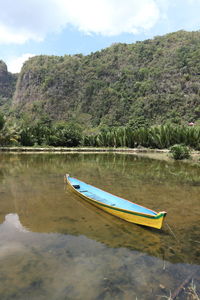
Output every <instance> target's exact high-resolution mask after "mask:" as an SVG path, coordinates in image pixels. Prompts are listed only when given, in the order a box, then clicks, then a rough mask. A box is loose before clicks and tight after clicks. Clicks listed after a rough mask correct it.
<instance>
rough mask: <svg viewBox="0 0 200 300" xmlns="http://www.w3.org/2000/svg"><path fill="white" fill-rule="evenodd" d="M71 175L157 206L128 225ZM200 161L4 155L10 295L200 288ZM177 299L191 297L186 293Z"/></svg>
mask: <svg viewBox="0 0 200 300" xmlns="http://www.w3.org/2000/svg"><path fill="white" fill-rule="evenodd" d="M65 173H70V175H72V176H74V177H78V178H79V179H81V180H83V181H86V182H87V183H90V184H92V185H95V186H97V187H99V188H102V189H105V190H106V191H108V192H112V193H114V194H116V195H119V196H122V197H124V198H127V199H130V200H132V201H134V202H137V203H139V204H142V205H144V206H146V207H149V208H151V209H154V210H156V211H160V210H166V211H167V212H168V215H167V218H166V222H167V224H168V225H169V226H168V225H167V224H165V226H164V228H163V230H161V231H159V230H156V229H148V228H144V227H142V226H137V225H134V224H129V223H126V222H125V221H122V220H120V219H117V218H115V217H113V216H111V215H108V214H106V213H105V212H103V211H101V210H98V209H97V208H95V207H93V206H92V205H90V204H88V203H86V202H84V201H83V200H81V199H79V198H78V197H77V196H76V195H74V194H72V193H71V192H70V191H69V190H68V189H67V188H66V187H65V185H64V183H63V175H64V174H65ZM199 265H200V168H199V166H198V165H192V164H191V163H182V162H172V161H162V160H155V159H151V158H147V157H140V156H134V155H129V154H126V155H125V154H0V299H3V300H10V299H20V300H24V299H30V300H32V299H37V300H40V299H45V300H46V299H48V300H54V299H56V300H57V299H58V300H63V299H70V300H71V299H72V300H76V299H77V300H78V299H80V300H82V299H84V300H101V299H106V300H107V299H117V300H118V299H124V300H126V299H127V300H128V299H130V300H132V299H138V300H140V299H145V300H146V299H166V296H169V295H170V292H171V293H172V294H173V293H174V291H175V290H176V289H177V288H178V287H179V286H180V285H181V283H182V282H184V281H185V280H186V281H187V279H188V278H192V279H193V282H194V284H195V285H196V289H197V292H198V293H200V290H199V289H200V277H199V276H200V267H199ZM177 299H187V296H186V293H183V294H180V295H179V297H178V298H177Z"/></svg>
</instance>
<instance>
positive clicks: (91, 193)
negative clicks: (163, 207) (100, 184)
mask: <svg viewBox="0 0 200 300" xmlns="http://www.w3.org/2000/svg"><path fill="white" fill-rule="evenodd" d="M68 180H69V182H70V183H71V185H73V187H74V188H75V189H76V190H77V191H78V192H79V193H81V194H83V195H85V196H87V197H89V198H91V199H93V200H96V201H98V202H100V203H103V204H106V205H110V206H113V207H116V208H121V209H125V210H130V211H135V212H139V213H144V214H149V215H156V213H155V212H154V211H152V210H151V209H148V208H145V207H143V206H140V205H138V204H135V203H132V202H130V201H128V200H125V199H123V198H120V197H118V196H115V195H112V194H110V193H108V192H105V191H103V190H101V189H98V188H96V187H94V186H92V185H89V184H87V183H85V182H82V181H80V180H78V179H76V178H73V177H68Z"/></svg>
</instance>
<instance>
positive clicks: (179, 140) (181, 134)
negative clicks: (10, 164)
mask: <svg viewBox="0 0 200 300" xmlns="http://www.w3.org/2000/svg"><path fill="white" fill-rule="evenodd" d="M0 116H1V115H0ZM0 120H1V117H0ZM3 120H4V118H3ZM176 144H184V145H186V146H188V147H190V148H193V149H195V150H200V126H192V127H191V126H180V125H174V124H166V125H161V126H152V127H141V128H131V127H128V126H126V127H125V126H121V127H108V126H103V127H101V128H100V130H99V131H98V132H97V131H96V132H95V131H93V132H91V133H90V134H88V133H85V132H84V131H83V129H82V128H81V127H80V126H79V125H77V124H76V123H73V122H67V123H66V122H59V123H56V124H54V123H52V121H51V120H50V119H48V118H44V119H42V120H40V121H37V122H35V123H34V124H30V123H29V122H28V120H27V121H22V122H21V123H20V124H19V125H16V124H12V123H11V124H10V123H9V122H6V123H4V121H3V122H2V126H1V128H0V145H1V146H8V145H21V146H34V145H36V146H37V145H38V146H55V147H56V146H62V147H77V146H92V147H129V148H136V147H146V148H158V149H166V148H168V149H169V148H170V147H172V146H173V148H171V149H172V153H178V151H179V148H180V151H179V152H181V151H182V150H184V151H185V153H186V148H184V146H179V145H178V146H174V145H176ZM177 147H178V148H177ZM176 148H177V149H176ZM174 155H175V154H174ZM177 155H179V154H177Z"/></svg>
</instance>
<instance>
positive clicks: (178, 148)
mask: <svg viewBox="0 0 200 300" xmlns="http://www.w3.org/2000/svg"><path fill="white" fill-rule="evenodd" d="M170 152H171V154H172V157H173V158H174V159H175V160H182V159H188V158H190V151H189V149H188V147H187V146H185V145H178V144H177V145H174V146H172V147H171V148H170Z"/></svg>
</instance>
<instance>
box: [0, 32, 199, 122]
mask: <svg viewBox="0 0 200 300" xmlns="http://www.w3.org/2000/svg"><path fill="white" fill-rule="evenodd" d="M0 66H1V65H0ZM199 79H200V32H198V31H197V32H185V31H178V32H175V33H170V34H167V35H164V36H158V37H155V38H154V39H151V40H146V41H143V42H136V43H134V44H121V43H118V44H114V45H111V46H110V47H108V48H106V49H102V50H101V51H97V52H94V53H91V54H90V55H87V56H83V55H82V54H76V55H73V56H70V55H65V56H45V55H41V56H36V57H32V58H30V59H29V60H28V61H27V62H26V63H25V64H24V66H23V67H22V70H21V72H20V73H19V74H18V79H17V83H16V88H15V89H14V90H13V89H11V91H12V93H11V94H9V95H7V96H8V98H12V108H11V111H12V115H13V116H14V117H15V118H16V119H20V118H23V117H24V115H27V114H28V115H29V116H31V120H32V121H34V120H36V119H40V118H41V116H48V117H49V118H50V119H51V120H52V121H53V122H57V121H61V120H62V121H66V122H68V121H71V120H75V121H76V122H78V123H79V124H81V125H83V126H86V127H97V126H100V125H108V126H124V125H127V124H128V125H130V126H135V125H136V126H140V125H154V124H161V123H164V122H167V121H171V122H174V123H182V122H183V123H184V122H190V121H193V122H195V121H198V120H200V80H199ZM12 84H13V83H12ZM0 96H2V95H1V72H0ZM0 108H1V107H0Z"/></svg>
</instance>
